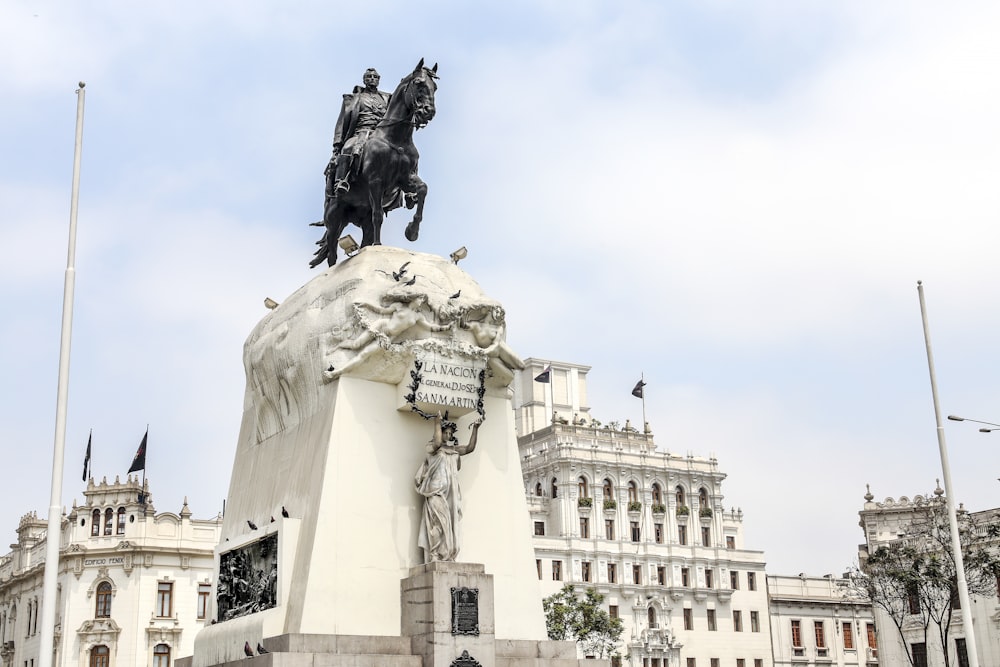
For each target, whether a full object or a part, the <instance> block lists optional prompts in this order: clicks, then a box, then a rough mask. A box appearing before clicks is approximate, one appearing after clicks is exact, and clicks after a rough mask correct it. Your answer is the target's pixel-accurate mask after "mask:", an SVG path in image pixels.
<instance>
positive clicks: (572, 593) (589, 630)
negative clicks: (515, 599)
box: [542, 584, 624, 658]
mask: <svg viewBox="0 0 1000 667" xmlns="http://www.w3.org/2000/svg"><path fill="white" fill-rule="evenodd" d="M603 602H604V596H603V595H601V594H600V593H598V592H597V591H596V590H594V589H593V588H588V589H587V591H586V593H584V595H583V597H582V598H581V597H579V596H578V595H577V593H576V590H575V589H574V588H573V586H572V585H571V584H566V585H565V586H563V588H562V590H560V591H559V592H558V593H554V594H552V595H550V596H549V597H547V598H545V599H544V600H542V609H544V611H545V628H546V630H547V631H548V635H549V639H555V640H562V641H575V642H577V644H579V646H580V648H581V649H582V650H583V653H584V655H593V656H596V657H598V658H610V657H614V656H617V655H618V641H619V639H620V638H621V635H622V630H623V629H624V628H623V626H622V621H621V619H620V618H611V615H610V614H609V613H608V612H606V611H604V609H602V608H601V603H603Z"/></svg>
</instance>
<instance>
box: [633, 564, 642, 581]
mask: <svg viewBox="0 0 1000 667" xmlns="http://www.w3.org/2000/svg"><path fill="white" fill-rule="evenodd" d="M632 583H633V584H641V583H642V565H633V566H632Z"/></svg>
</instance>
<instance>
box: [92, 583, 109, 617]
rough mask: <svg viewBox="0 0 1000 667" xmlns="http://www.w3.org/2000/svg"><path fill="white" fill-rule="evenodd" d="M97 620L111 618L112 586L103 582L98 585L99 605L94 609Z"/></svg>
mask: <svg viewBox="0 0 1000 667" xmlns="http://www.w3.org/2000/svg"><path fill="white" fill-rule="evenodd" d="M94 617H95V618H111V584H110V583H108V582H107V581H102V582H101V583H100V584H98V585H97V605H96V606H95V608H94Z"/></svg>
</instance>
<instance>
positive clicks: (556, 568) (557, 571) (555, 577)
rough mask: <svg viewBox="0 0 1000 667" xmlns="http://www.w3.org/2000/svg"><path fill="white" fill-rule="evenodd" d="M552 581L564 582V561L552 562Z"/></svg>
mask: <svg viewBox="0 0 1000 667" xmlns="http://www.w3.org/2000/svg"><path fill="white" fill-rule="evenodd" d="M552 581H562V561H561V560H554V561H552Z"/></svg>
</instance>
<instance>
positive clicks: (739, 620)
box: [733, 609, 743, 632]
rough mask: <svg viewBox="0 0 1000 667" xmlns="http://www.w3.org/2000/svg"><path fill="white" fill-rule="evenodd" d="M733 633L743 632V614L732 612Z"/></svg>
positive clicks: (735, 610) (736, 611)
mask: <svg viewBox="0 0 1000 667" xmlns="http://www.w3.org/2000/svg"><path fill="white" fill-rule="evenodd" d="M733 632H743V612H742V611H739V610H737V609H734V610H733Z"/></svg>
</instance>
